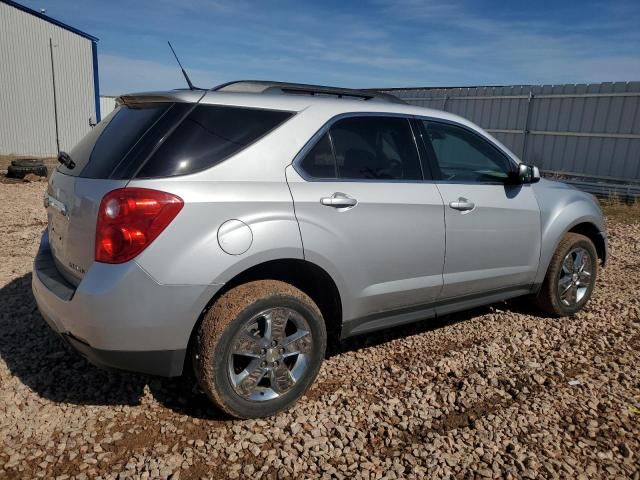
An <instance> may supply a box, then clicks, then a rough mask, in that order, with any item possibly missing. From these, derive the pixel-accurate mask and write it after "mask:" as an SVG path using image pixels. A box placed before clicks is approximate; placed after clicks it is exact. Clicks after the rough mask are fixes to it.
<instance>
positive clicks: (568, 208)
mask: <svg viewBox="0 0 640 480" xmlns="http://www.w3.org/2000/svg"><path fill="white" fill-rule="evenodd" d="M533 190H534V192H535V194H536V197H537V199H538V203H539V205H540V221H541V231H542V250H541V252H540V261H539V267H538V272H537V274H536V278H535V284H536V285H540V284H542V282H543V281H544V277H545V275H546V273H547V269H548V268H549V262H550V261H551V257H552V256H553V252H555V250H556V248H557V246H558V243H560V240H561V239H562V237H563V236H564V235H565V233H567V232H568V231H569V230H570V229H571V228H572V227H574V226H576V225H578V224H580V223H591V224H593V225H594V226H595V227H596V228H597V229H598V230H599V231H600V232H601V234H602V235H603V237H604V238H605V245H606V225H605V222H604V216H603V215H602V211H601V210H600V207H599V206H598V204H597V202H596V201H595V200H594V198H593V197H592V196H591V195H590V194H588V193H585V192H581V191H580V190H577V189H575V188H573V187H571V186H569V185H566V184H564V183H561V182H554V181H550V180H546V179H542V180H540V182H538V183H535V184H533Z"/></svg>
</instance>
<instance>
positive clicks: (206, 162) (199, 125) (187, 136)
mask: <svg viewBox="0 0 640 480" xmlns="http://www.w3.org/2000/svg"><path fill="white" fill-rule="evenodd" d="M291 116H292V113H291V112H285V111H275V110H261V109H256V108H241V107H229V106H220V105H198V106H196V107H195V108H194V109H193V110H192V111H191V113H189V114H188V115H187V116H186V118H185V119H184V120H183V121H182V123H181V124H180V125H179V126H178V127H177V128H176V129H175V130H174V131H173V133H171V135H170V136H169V138H168V139H167V140H166V141H165V142H164V143H163V144H162V145H161V146H160V147H159V148H158V150H157V151H156V152H155V153H154V154H153V156H152V157H151V158H150V159H149V160H148V161H147V162H146V163H145V164H144V165H143V167H142V169H141V170H140V171H139V172H138V174H137V175H136V177H137V178H150V177H171V176H175V175H185V174H188V173H194V172H197V171H200V170H203V169H206V168H209V167H212V166H214V165H217V164H218V163H220V162H222V161H224V160H225V159H227V158H229V157H230V156H231V155H234V154H236V153H238V152H239V151H240V150H242V149H244V148H246V147H248V146H249V145H250V144H252V143H253V142H255V141H256V140H258V139H259V138H261V137H263V136H264V135H266V134H267V133H269V132H270V131H271V130H273V129H274V128H276V127H277V126H279V125H280V124H282V123H283V122H284V121H286V120H287V119H288V118H290V117H291Z"/></svg>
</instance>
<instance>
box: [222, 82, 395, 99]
mask: <svg viewBox="0 0 640 480" xmlns="http://www.w3.org/2000/svg"><path fill="white" fill-rule="evenodd" d="M211 90H213V91H216V92H234V93H285V94H293V95H332V96H336V97H338V98H345V97H346V98H359V99H362V100H371V101H382V102H390V103H401V104H405V103H406V102H405V101H403V100H401V99H399V98H398V97H395V96H393V95H389V94H388V93H382V92H378V91H375V90H356V89H354V88H338V87H326V86H323V85H307V84H305V83H288V82H272V81H268V80H237V81H235V82H228V83H223V84H222V85H218V86H217V87H213V88H212V89H211Z"/></svg>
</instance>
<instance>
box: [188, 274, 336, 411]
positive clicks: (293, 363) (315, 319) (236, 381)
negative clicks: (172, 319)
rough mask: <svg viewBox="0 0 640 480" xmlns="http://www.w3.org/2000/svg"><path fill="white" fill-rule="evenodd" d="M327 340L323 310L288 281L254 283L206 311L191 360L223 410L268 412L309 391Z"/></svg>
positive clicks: (201, 380)
mask: <svg viewBox="0 0 640 480" xmlns="http://www.w3.org/2000/svg"><path fill="white" fill-rule="evenodd" d="M326 343H327V333H326V328H325V324H324V320H323V318H322V314H321V313H320V309H319V308H318V307H317V305H316V304H315V303H314V302H313V300H311V298H309V296H307V295H306V294H305V293H304V292H302V291H300V290H298V289H297V288H295V287H293V286H292V285H290V284H288V283H284V282H281V281H277V280H259V281H253V282H249V283H246V284H243V285H240V286H238V287H235V288H233V289H231V290H229V291H228V292H226V293H224V294H223V295H222V296H221V297H220V298H219V299H218V300H217V301H216V302H215V303H214V305H213V306H212V307H211V309H210V310H209V311H208V312H207V313H206V314H205V317H204V319H203V321H202V323H201V325H200V327H199V330H198V332H197V335H196V338H195V343H194V348H193V358H192V360H193V362H192V363H193V367H194V372H195V375H196V378H197V379H198V383H199V384H200V386H201V388H202V389H203V390H204V391H205V392H206V394H207V395H208V396H209V398H210V399H211V400H212V401H213V402H214V403H215V404H216V405H217V406H218V407H219V408H220V409H221V410H223V411H224V412H226V413H228V414H229V415H232V416H234V417H238V418H255V417H266V416H269V415H273V414H275V413H277V412H280V411H282V410H285V409H287V408H289V407H290V406H291V405H292V404H293V403H295V402H296V401H297V400H298V398H300V397H301V396H302V395H303V394H304V393H305V392H306V391H307V389H308V388H309V387H310V386H311V384H312V383H313V381H314V380H315V378H316V376H317V374H318V372H319V370H320V365H321V364H322V360H323V358H324V354H325V350H326Z"/></svg>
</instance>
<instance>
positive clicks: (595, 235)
mask: <svg viewBox="0 0 640 480" xmlns="http://www.w3.org/2000/svg"><path fill="white" fill-rule="evenodd" d="M569 232H573V233H579V234H580V235H584V236H585V237H587V238H588V239H589V240H591V241H592V242H593V245H594V246H595V247H596V252H597V254H598V258H599V259H600V262H601V263H602V265H604V264H605V262H606V260H607V259H606V248H605V244H604V238H603V237H602V235H600V230H599V229H598V227H596V226H595V225H594V224H593V223H579V224H578V225H574V226H573V227H571V229H570V230H569Z"/></svg>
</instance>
